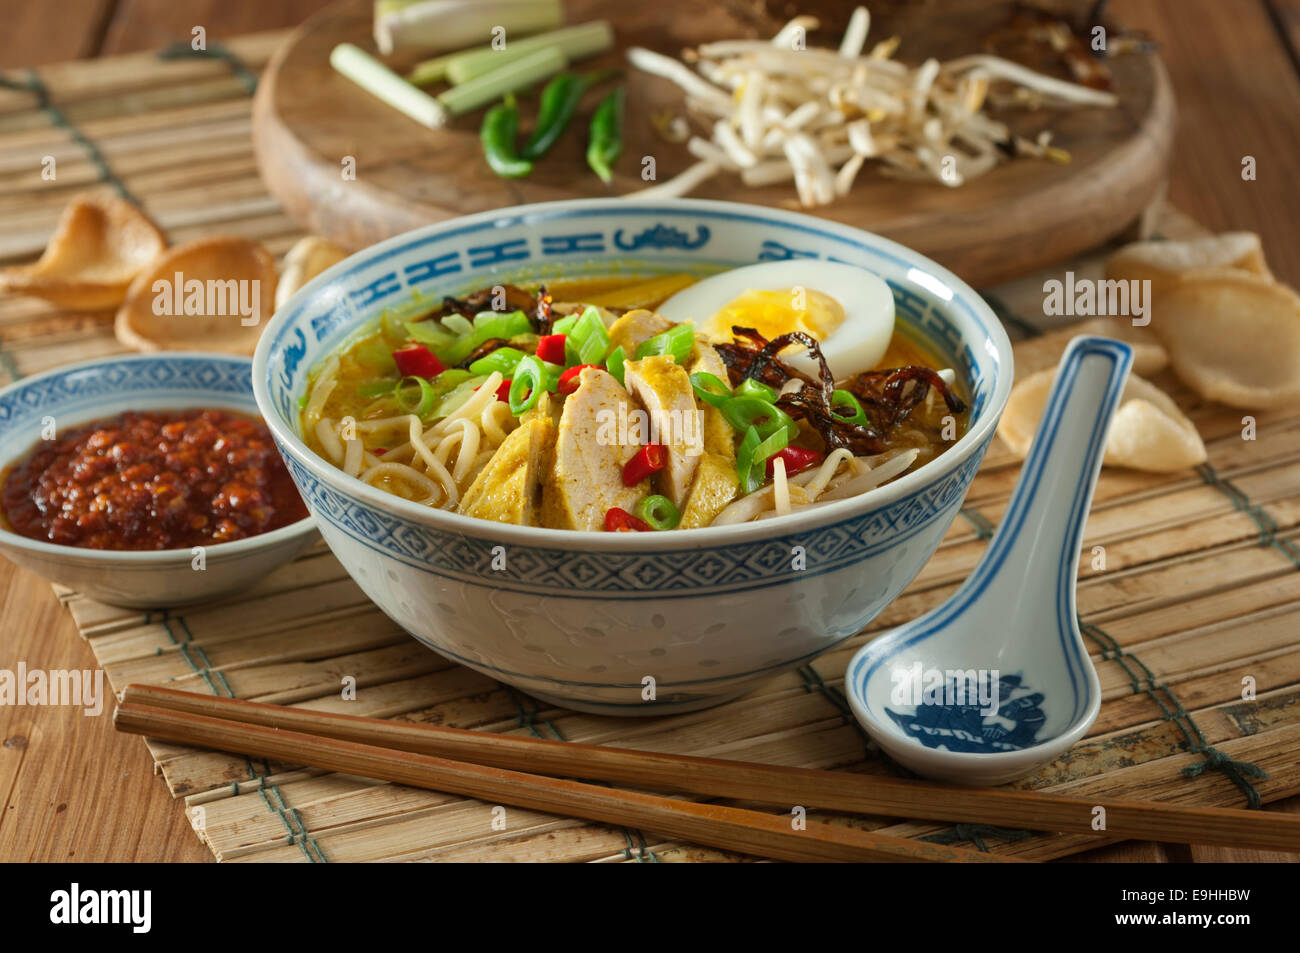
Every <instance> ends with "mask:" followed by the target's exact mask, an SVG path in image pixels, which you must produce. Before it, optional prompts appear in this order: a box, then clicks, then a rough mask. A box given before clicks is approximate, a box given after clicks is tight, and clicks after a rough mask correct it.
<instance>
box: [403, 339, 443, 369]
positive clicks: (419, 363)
mask: <svg viewBox="0 0 1300 953" xmlns="http://www.w3.org/2000/svg"><path fill="white" fill-rule="evenodd" d="M393 360H394V361H396V362H397V370H398V372H399V373H400V374H401V375H402V376H403V377H426V378H427V377H437V376H438V375H439V374H441V373H442V372H443V371H445V370H446V369H447V368H445V367H444V366H443V364H442V361H440V360H438V358H437V356H436V355H435V354H434V353H433V352H432V351H430V350H429V349H428V348H427V347H425V346H424V345H423V344H419V343H415V344H408V345H406V346H405V347H399V348H398V349H397V350H396V351H394V352H393Z"/></svg>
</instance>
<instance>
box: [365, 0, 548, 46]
mask: <svg viewBox="0 0 1300 953" xmlns="http://www.w3.org/2000/svg"><path fill="white" fill-rule="evenodd" d="M563 22H564V9H563V6H562V4H561V2H560V0H422V2H418V3H402V4H394V3H391V2H387V3H378V4H376V5H375V45H376V46H377V47H379V52H380V53H382V54H383V55H385V56H388V55H389V54H390V53H394V52H396V51H398V50H423V51H427V52H430V53H436V52H438V51H440V50H459V49H463V48H465V47H467V46H474V45H477V44H481V43H483V42H484V41H491V40H493V39H495V38H496V35H497V31H501V30H504V31H505V33H504V40H505V42H506V43H507V45H508V44H509V43H510V41H511V38H512V36H513V35H522V36H526V35H528V34H529V33H537V32H539V31H541V30H553V29H555V28H556V27H558V26H559V25H560V24H561V23H563Z"/></svg>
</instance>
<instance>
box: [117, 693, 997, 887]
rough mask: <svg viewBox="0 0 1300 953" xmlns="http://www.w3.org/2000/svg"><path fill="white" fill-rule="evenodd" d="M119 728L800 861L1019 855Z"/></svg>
mask: <svg viewBox="0 0 1300 953" xmlns="http://www.w3.org/2000/svg"><path fill="white" fill-rule="evenodd" d="M113 723H114V725H115V726H116V727H117V729H118V730H119V731H126V732H130V733H132V734H138V735H148V736H149V737H151V738H163V739H166V740H168V741H175V742H179V743H182V744H193V745H200V746H202V747H205V748H217V749H219V750H222V751H230V752H235V753H238V754H246V755H252V756H254V757H261V758H274V759H276V760H278V761H289V762H293V763H295V764H305V765H309V766H312V767H317V768H324V769H326V770H329V771H338V772H341V773H343V774H355V775H362V776H364V777H370V778H378V779H380V780H384V781H394V782H396V783H398V784H408V785H411V786H412V787H418V788H427V789H429V790H433V791H444V792H447V793H450V794H462V795H466V796H468V797H473V798H478V799H480V800H484V801H487V802H488V803H497V804H510V805H513V806H515V807H522V808H528V809H530V810H536V811H546V812H549V813H554V814H563V815H567V816H569V817H581V818H585V819H587V820H591V821H602V822H605V823H609V824H618V825H622V826H630V827H639V828H643V829H645V830H649V831H654V832H656V833H659V834H666V835H668V836H671V837H680V838H683V839H685V840H689V841H693V842H695V843H697V844H706V845H708V846H711V847H721V848H723V849H724V850H733V851H739V852H740V853H744V854H754V855H757V856H759V857H770V858H773V859H776V860H794V861H940V862H959V861H967V862H975V863H990V862H992V863H1005V862H1008V861H1011V860H1012V859H1011V858H1007V857H1001V856H998V855H996V854H989V853H981V852H980V851H974V850H964V849H961V848H956V847H947V846H944V845H941V844H932V843H928V842H925V841H919V840H911V839H909V838H905V837H892V836H889V835H886V834H874V833H870V832H868V831H861V830H857V829H855V828H850V827H840V826H832V825H830V824H821V823H818V822H816V821H806V822H804V826H803V827H801V828H796V827H795V826H794V824H792V818H791V817H789V816H780V815H774V814H764V813H762V812H760V811H750V810H744V809H742V808H734V807H724V806H722V805H718V804H699V803H695V802H693V801H681V800H676V799H673V798H668V797H658V796H655V795H650V794H641V793H638V792H635V791H622V790H619V789H617V788H606V787H600V786H598V785H593V784H583V783H581V782H579V781H569V780H564V779H560V778H548V777H541V776H538V775H534V774H526V773H524V772H521V771H507V770H502V769H500V768H493V767H487V766H484V765H480V764H469V763H466V762H462V761H453V760H450V759H447V758H437V757H433V756H431V755H426V754H416V753H413V752H410V751H403V750H399V749H394V748H385V747H381V746H378V745H372V744H360V743H358V742H354V741H341V740H339V739H337V738H330V737H325V736H322V735H316V734H307V733H304V732H300V731H292V730H288V729H284V728H274V727H266V726H263V725H256V724H248V723H246V722H240V721H233V720H230V719H227V718H213V717H210V716H208V715H196V714H191V713H189V712H185V711H177V710H174V709H167V708H158V707H154V706H152V705H141V704H138V703H136V702H122V703H121V704H119V705H118V706H117V711H116V712H115V713H114V716H113Z"/></svg>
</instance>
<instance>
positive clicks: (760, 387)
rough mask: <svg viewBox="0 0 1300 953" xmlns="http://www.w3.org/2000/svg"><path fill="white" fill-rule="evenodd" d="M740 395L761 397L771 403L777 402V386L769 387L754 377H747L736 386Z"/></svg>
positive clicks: (737, 393)
mask: <svg viewBox="0 0 1300 953" xmlns="http://www.w3.org/2000/svg"><path fill="white" fill-rule="evenodd" d="M736 395H737V396H738V397H761V398H763V400H766V401H768V402H769V403H773V404H774V403H776V398H777V396H778V395H777V391H776V388H775V387H769V386H768V385H767V384H764V383H763V382H762V381H756V380H754V379H753V378H752V377H746V378H745V379H744V380H743V381H741V382H740V385H739V386H738V387H737V388H736Z"/></svg>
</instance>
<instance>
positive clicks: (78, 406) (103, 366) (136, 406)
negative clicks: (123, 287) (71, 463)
mask: <svg viewBox="0 0 1300 953" xmlns="http://www.w3.org/2000/svg"><path fill="white" fill-rule="evenodd" d="M252 366H253V365H252V362H251V361H250V360H249V359H248V358H246V357H235V356H231V355H226V354H198V353H186V352H180V351H174V352H166V353H161V354H133V355H117V356H113V357H101V358H96V359H94V360H90V361H83V362H81V363H78V364H69V365H67V366H65V367H60V368H57V369H55V370H52V371H47V372H46V373H44V374H37V375H35V376H32V377H26V378H23V379H22V380H20V381H18V382H17V383H14V384H11V385H9V386H8V387H6V388H5V389H4V390H0V469H4V468H7V467H8V466H10V465H11V464H13V463H16V462H17V461H18V460H19V459H21V458H22V457H23V456H25V455H26V454H27V452H28V451H29V450H31V448H32V447H33V445H35V443H36V442H37V441H38V440H39V439H40V438H41V432H42V429H43V428H44V427H45V425H46V423H47V422H51V421H52V423H53V425H54V426H55V428H57V429H56V432H63V431H65V430H68V429H69V428H72V427H76V426H78V425H80V424H85V423H89V422H91V421H93V420H100V419H102V418H104V417H114V416H116V415H118V414H121V413H125V412H126V411H132V410H134V411H151V410H153V411H157V410H183V409H186V408H190V407H203V408H214V409H218V410H233V411H238V412H240V413H244V414H250V415H253V414H256V413H257V404H256V402H255V401H254V400H253V387H252V383H251V381H250V374H251V372H252ZM315 538H316V532H315V527H314V525H313V523H312V520H311V519H310V518H308V519H302V520H299V521H298V522H296V523H292V524H290V525H289V526H284V527H281V528H280V529H277V530H272V531H271V532H269V533H263V534H262V535H260V536H253V537H250V538H248V539H241V540H236V541H235V542H233V543H215V544H213V545H211V546H208V547H206V548H205V551H204V553H203V560H201V561H196V559H195V555H194V554H193V553H192V552H191V551H190V550H189V549H166V550H160V551H157V552H119V551H115V550H114V551H110V550H95V549H78V548H76V547H72V546H59V545H56V544H54V543H46V542H41V541H39V540H34V539H28V538H27V537H26V536H19V535H18V534H17V533H13V532H10V531H9V530H8V529H5V528H4V527H3V526H0V552H3V553H4V554H5V555H6V556H8V557H9V558H10V559H12V560H13V561H14V562H16V563H17V564H18V565H20V566H23V567H25V568H27V569H30V570H31V571H32V572H34V573H37V574H39V575H41V576H44V577H45V578H46V579H49V580H51V581H53V582H57V583H61V584H63V585H65V586H69V587H71V588H72V589H75V590H76V591H78V592H80V593H82V594H83V595H87V596H90V597H91V598H92V599H98V600H100V601H101V602H108V603H112V604H115V605H124V606H136V607H140V608H161V607H164V606H178V605H184V604H186V603H193V602H201V601H204V600H207V599H214V598H216V597H218V596H220V595H223V594H225V593H229V592H234V591H237V590H243V589H247V588H248V587H249V586H252V585H253V584H255V583H256V582H258V581H259V580H261V579H262V578H264V577H265V576H266V575H267V574H268V573H270V572H271V571H272V570H274V569H275V568H276V567H277V566H279V565H281V564H282V563H286V562H288V561H289V560H291V559H293V558H294V557H295V556H296V555H298V553H300V552H301V551H302V550H303V549H304V548H306V547H307V546H308V545H310V544H311V543H312V541H313V540H315ZM196 565H200V566H202V568H195V566H196Z"/></svg>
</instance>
